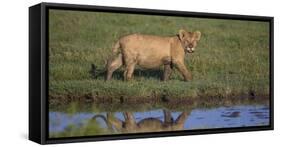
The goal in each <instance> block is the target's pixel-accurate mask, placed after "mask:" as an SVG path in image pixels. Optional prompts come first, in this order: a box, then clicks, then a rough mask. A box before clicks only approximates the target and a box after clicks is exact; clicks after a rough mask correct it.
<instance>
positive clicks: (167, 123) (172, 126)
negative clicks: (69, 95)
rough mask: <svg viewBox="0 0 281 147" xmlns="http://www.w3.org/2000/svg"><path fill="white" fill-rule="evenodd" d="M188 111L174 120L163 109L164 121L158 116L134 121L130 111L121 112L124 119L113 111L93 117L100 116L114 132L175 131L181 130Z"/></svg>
mask: <svg viewBox="0 0 281 147" xmlns="http://www.w3.org/2000/svg"><path fill="white" fill-rule="evenodd" d="M189 113H190V112H182V113H181V114H180V115H179V116H178V117H177V118H176V119H175V120H174V119H173V117H172V115H171V112H170V111H167V110H163V114H164V121H162V120H160V119H158V118H153V117H150V118H145V119H142V120H141V121H139V122H136V120H135V118H134V116H133V114H132V112H123V116H124V118H125V120H124V121H122V120H120V119H118V118H116V117H115V116H114V114H113V113H107V114H106V117H105V116H103V115H96V116H94V117H93V119H94V120H95V119H97V118H98V117H100V118H102V119H103V120H104V121H105V122H106V124H107V127H108V129H109V130H110V131H112V132H116V133H135V132H156V131H175V130H183V129H184V123H185V121H186V119H187V117H188V115H189Z"/></svg>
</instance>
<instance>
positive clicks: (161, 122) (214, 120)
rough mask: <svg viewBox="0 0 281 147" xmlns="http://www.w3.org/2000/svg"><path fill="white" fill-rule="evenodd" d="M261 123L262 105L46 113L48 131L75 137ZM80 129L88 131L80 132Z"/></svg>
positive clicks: (265, 111)
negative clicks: (172, 109) (176, 109)
mask: <svg viewBox="0 0 281 147" xmlns="http://www.w3.org/2000/svg"><path fill="white" fill-rule="evenodd" d="M90 121H94V123H89V122H90ZM262 125H269V107H268V106H265V105H239V106H231V107H218V108H212V109H192V110H187V111H169V110H167V109H154V110H149V111H142V112H112V113H107V112H102V113H96V112H93V113H90V112H74V113H72V114H68V113H65V112H58V111H51V112H49V132H50V134H56V133H57V134H58V133H62V132H67V131H69V132H71V133H72V136H75V131H79V133H80V134H79V133H78V134H76V135H78V136H79V135H98V134H112V133H134V132H155V131H173V130H192V129H209V128H231V127H246V126H262ZM70 126H71V127H70ZM85 126H91V128H90V129H93V128H92V127H93V126H94V129H93V131H92V132H91V131H90V133H89V127H85ZM70 128H71V129H72V130H71V129H70ZM83 129H84V131H85V132H88V134H87V133H85V134H83V133H82V134H81V131H83ZM87 129H88V130H87ZM65 134H67V133H65ZM66 136H67V135H66Z"/></svg>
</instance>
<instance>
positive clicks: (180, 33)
mask: <svg viewBox="0 0 281 147" xmlns="http://www.w3.org/2000/svg"><path fill="white" fill-rule="evenodd" d="M185 32H186V31H185V30H183V29H180V30H179V38H180V40H183V38H184V35H185Z"/></svg>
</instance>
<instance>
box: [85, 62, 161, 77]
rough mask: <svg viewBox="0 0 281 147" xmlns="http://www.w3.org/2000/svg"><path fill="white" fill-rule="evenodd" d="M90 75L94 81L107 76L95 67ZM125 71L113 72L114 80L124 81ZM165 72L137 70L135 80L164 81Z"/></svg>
mask: <svg viewBox="0 0 281 147" xmlns="http://www.w3.org/2000/svg"><path fill="white" fill-rule="evenodd" d="M89 73H90V74H91V75H92V78H93V79H104V78H105V76H106V71H105V70H99V69H97V68H96V66H95V65H92V67H91V70H90V71H89ZM123 74H124V70H122V69H118V70H116V71H114V72H113V75H112V78H113V79H117V80H123V79H124V76H123ZM162 76H163V70H161V69H138V68H137V69H135V70H134V73H133V77H135V78H141V77H143V78H155V79H158V80H160V79H162Z"/></svg>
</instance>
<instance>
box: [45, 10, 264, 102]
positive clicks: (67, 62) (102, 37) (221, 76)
mask: <svg viewBox="0 0 281 147" xmlns="http://www.w3.org/2000/svg"><path fill="white" fill-rule="evenodd" d="M49 16H50V21H49V27H50V30H49V37H50V38H49V53H50V57H49V59H50V60H49V64H50V66H49V69H50V70H49V80H50V81H49V95H50V98H51V99H68V98H73V99H75V98H76V97H77V98H78V97H85V96H89V97H93V98H103V97H107V98H108V97H111V98H115V97H116V98H120V97H135V98H141V97H163V96H168V97H171V98H198V97H204V96H206V97H224V98H226V97H229V96H231V95H247V94H248V95H268V94H269V23H266V22H255V21H238V20H216V19H199V18H182V17H166V16H145V15H127V14H110V13H95V12H76V11H62V10H51V11H50V15H49ZM180 28H187V29H188V30H190V31H195V30H200V31H201V33H202V37H201V40H200V42H199V45H198V47H197V49H196V51H195V53H194V54H190V55H187V57H186V65H187V67H188V69H190V71H191V73H192V74H193V80H192V81H190V82H183V81H182V77H181V76H180V74H179V73H178V72H177V71H174V72H173V75H172V79H171V80H170V81H167V82H161V81H160V76H161V74H162V73H161V69H162V67H161V68H159V69H155V70H141V69H139V68H138V67H137V69H136V71H135V73H134V80H133V81H129V82H124V81H123V80H122V78H123V77H122V75H123V74H122V72H123V70H122V69H119V70H118V71H116V72H115V73H114V74H113V80H112V81H109V82H104V80H103V79H104V75H103V74H102V72H103V71H104V70H105V69H104V67H105V60H106V59H107V58H108V57H109V56H110V55H111V48H112V45H113V44H114V43H115V41H116V40H118V38H119V37H120V36H124V35H126V34H131V33H142V34H153V35H162V36H171V35H175V34H177V32H178V30H179V29H180ZM91 64H95V65H96V66H97V68H98V71H99V73H101V74H100V76H98V77H97V78H96V79H94V78H93V77H92V74H91V72H90V70H91Z"/></svg>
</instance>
